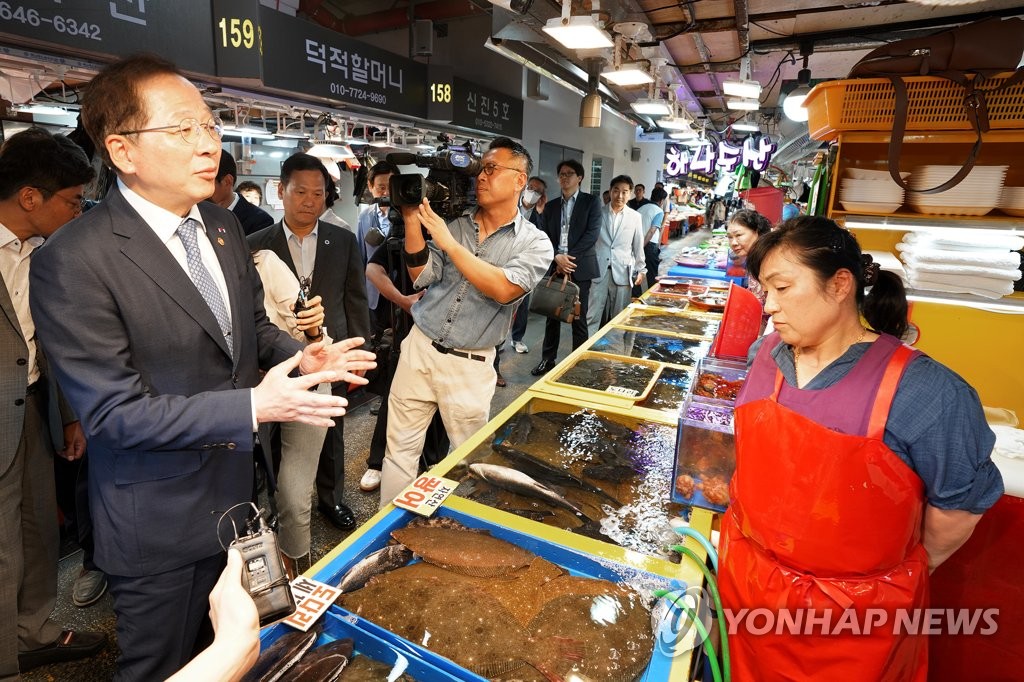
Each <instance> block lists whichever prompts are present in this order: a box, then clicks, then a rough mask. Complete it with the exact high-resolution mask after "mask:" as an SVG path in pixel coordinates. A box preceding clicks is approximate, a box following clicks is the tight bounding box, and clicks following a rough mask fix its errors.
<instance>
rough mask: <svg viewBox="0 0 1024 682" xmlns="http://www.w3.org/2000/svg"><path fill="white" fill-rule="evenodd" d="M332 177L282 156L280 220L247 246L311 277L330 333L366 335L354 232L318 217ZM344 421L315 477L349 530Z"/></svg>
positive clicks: (323, 499) (324, 509)
mask: <svg viewBox="0 0 1024 682" xmlns="http://www.w3.org/2000/svg"><path fill="white" fill-rule="evenodd" d="M330 177H331V176H330V175H328V174H327V169H326V168H325V167H324V164H323V163H322V162H321V161H320V159H318V158H316V157H315V156H310V155H309V154H303V153H298V154H292V155H291V156H289V157H288V158H287V159H285V162H284V163H283V164H282V165H281V184H280V186H279V191H280V193H281V201H282V202H283V203H284V220H282V221H281V222H279V223H277V224H275V225H272V226H270V227H268V228H266V229H264V230H260V231H259V232H257V233H255V234H253V235H250V236H249V246H250V247H252V249H253V250H258V249H270V250H272V251H273V252H274V253H276V254H277V255H278V256H279V257H280V258H281V260H283V261H284V262H285V264H286V265H287V266H288V267H289V268H291V270H292V272H293V273H295V276H296V277H298V278H299V281H300V282H302V281H303V280H306V281H308V282H309V293H310V295H311V296H320V298H321V300H322V302H323V306H324V315H325V318H324V327H326V328H327V333H328V334H329V335H330V336H331V337H332V338H339V339H344V338H347V337H349V336H360V337H363V338H369V337H370V311H369V308H368V307H367V304H366V288H365V287H364V284H363V281H364V273H363V263H362V257H361V255H360V253H359V246H358V244H356V236H355V235H354V234H353V233H352V232H351V231H350V230H346V229H345V228H343V227H339V226H337V225H332V224H330V223H327V222H324V221H322V220H317V218H318V217H319V216H320V215H321V214H322V213H323V212H324V201H325V197H326V191H327V187H328V186H329V185H330V184H331V183H330ZM296 293H298V292H296ZM332 391H333V392H334V394H335V395H342V396H343V395H345V394H346V393H347V392H348V384H346V383H343V382H341V383H337V384H335V385H334V386H332ZM343 424H344V422H343V421H342V420H340V419H339V420H337V422H336V424H335V426H334V427H333V428H332V429H330V430H328V432H327V438H326V440H324V446H323V450H322V451H321V453H320V466H319V468H318V470H317V477H316V489H317V499H318V501H319V504H318V505H317V506H318V507H319V508H320V511H321V513H323V514H324V515H325V516H326V517H327V519H328V520H329V521H330V522H331V523H332V524H334V525H335V526H336V527H338V528H340V529H341V530H351V529H352V528H354V527H355V525H356V520H355V517H354V516H353V514H352V510H351V509H349V508H348V506H347V505H346V504H345V503H344V502H342V492H343V490H344V487H345V439H344V435H345V432H344V429H343Z"/></svg>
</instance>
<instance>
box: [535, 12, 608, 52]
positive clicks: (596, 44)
mask: <svg viewBox="0 0 1024 682" xmlns="http://www.w3.org/2000/svg"><path fill="white" fill-rule="evenodd" d="M544 32H545V33H547V34H548V35H549V36H551V37H552V38H554V39H555V40H557V41H558V42H560V43H562V45H564V46H565V47H567V48H569V49H570V50H596V49H600V48H604V47H611V46H612V45H614V44H615V43H613V42H612V39H611V36H609V35H608V33H607V32H605V31H602V30H601V29H599V28H598V27H597V24H595V23H594V19H593V18H592V17H589V16H575V17H569V19H568V20H567V21H565V22H564V23H563V20H562V19H560V18H558V17H555V18H554V19H548V23H547V24H545V25H544Z"/></svg>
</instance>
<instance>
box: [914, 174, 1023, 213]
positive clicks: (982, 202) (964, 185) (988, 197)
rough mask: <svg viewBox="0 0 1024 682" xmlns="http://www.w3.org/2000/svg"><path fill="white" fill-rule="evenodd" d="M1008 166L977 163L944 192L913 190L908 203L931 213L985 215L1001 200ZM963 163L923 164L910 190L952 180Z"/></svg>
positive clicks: (917, 209) (926, 187)
mask: <svg viewBox="0 0 1024 682" xmlns="http://www.w3.org/2000/svg"><path fill="white" fill-rule="evenodd" d="M1008 168H1009V166H975V167H974V168H973V169H972V170H971V172H970V173H968V175H967V177H966V178H964V179H963V181H962V182H960V184H958V185H956V186H955V187H953V188H952V189H948V190H946V191H945V192H936V193H934V194H922V193H921V192H919V191H911V192H909V193H908V194H907V203H908V204H910V205H911V206H913V207H914V210H916V211H917V212H918V213H927V214H929V215H985V214H986V213H988V212H989V211H991V210H992V209H993V208H995V207H996V205H997V204H998V203H999V198H1000V193H1001V192H1002V189H1003V181H1004V180H1005V179H1006V171H1007V169H1008ZM959 170H960V166H921V167H920V168H917V169H916V170H915V171H914V174H913V176H912V177H911V179H910V188H911V190H922V189H928V188H931V187H936V186H938V185H941V184H942V183H944V182H946V181H947V180H949V179H950V178H951V177H953V176H954V175H956V173H957V171H959Z"/></svg>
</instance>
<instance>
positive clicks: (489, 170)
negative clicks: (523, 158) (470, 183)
mask: <svg viewBox="0 0 1024 682" xmlns="http://www.w3.org/2000/svg"><path fill="white" fill-rule="evenodd" d="M499 168H504V169H505V170H510V171H515V172H516V173H524V174H525V173H526V171H524V170H519V169H518V168H513V167H512V166H502V165H501V164H500V163H489V164H487V165H486V166H484V167H483V168H482V169H481V170H483V172H484V173H486V174H487V175H494V171H496V170H497V169H499Z"/></svg>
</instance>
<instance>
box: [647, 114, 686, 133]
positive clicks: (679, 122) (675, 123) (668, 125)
mask: <svg viewBox="0 0 1024 682" xmlns="http://www.w3.org/2000/svg"><path fill="white" fill-rule="evenodd" d="M655 124H656V125H657V126H658V127H659V128H665V129H666V130H693V124H692V123H690V119H688V118H683V117H682V116H667V117H665V118H659V119H658V120H657V121H655Z"/></svg>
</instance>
